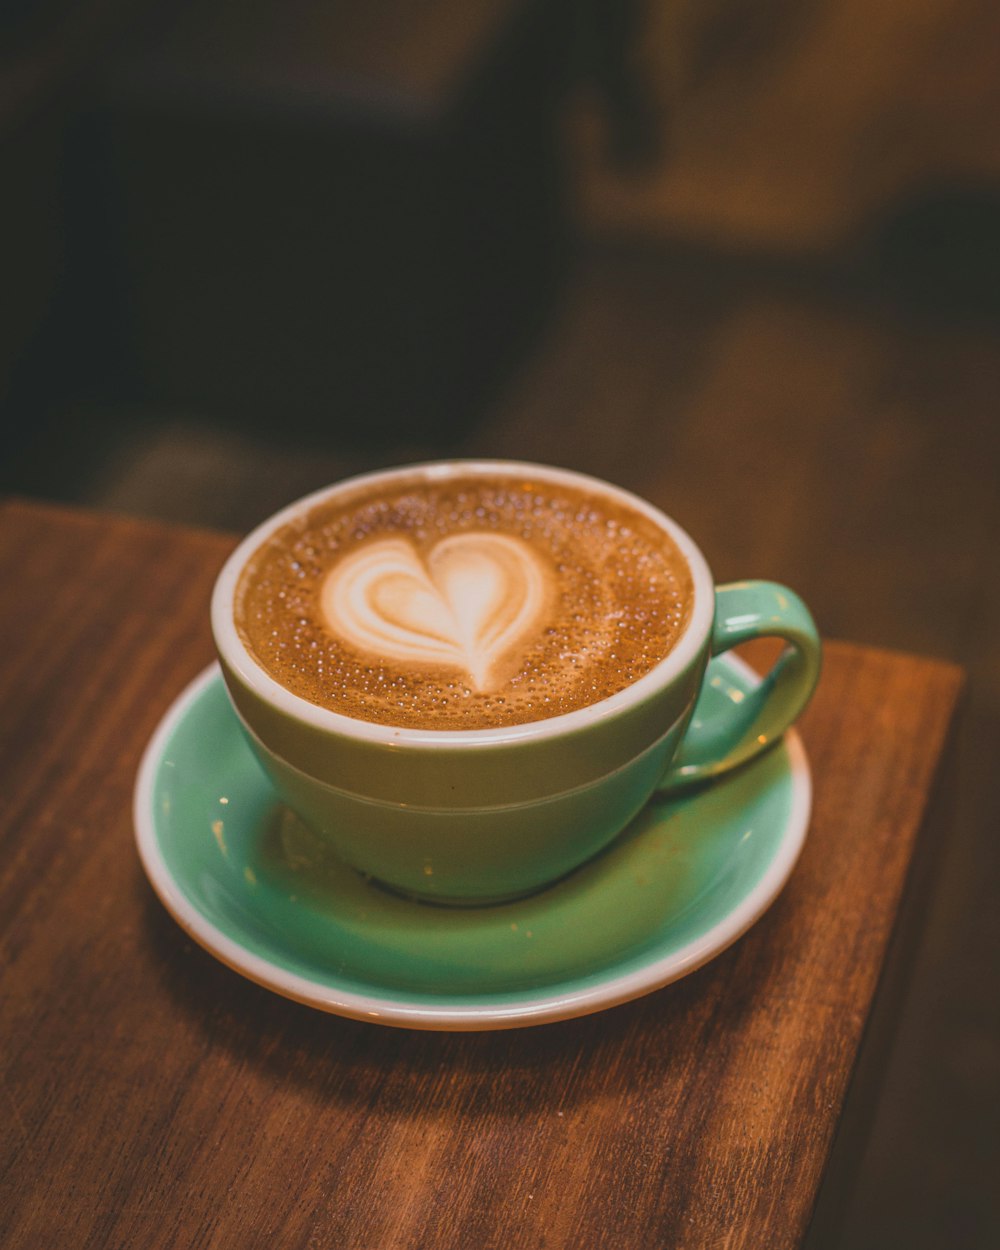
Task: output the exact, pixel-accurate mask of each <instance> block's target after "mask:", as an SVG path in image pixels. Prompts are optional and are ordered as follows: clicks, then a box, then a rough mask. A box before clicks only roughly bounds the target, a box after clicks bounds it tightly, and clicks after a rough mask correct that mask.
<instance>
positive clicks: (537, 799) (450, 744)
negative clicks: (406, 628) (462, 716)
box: [212, 461, 820, 904]
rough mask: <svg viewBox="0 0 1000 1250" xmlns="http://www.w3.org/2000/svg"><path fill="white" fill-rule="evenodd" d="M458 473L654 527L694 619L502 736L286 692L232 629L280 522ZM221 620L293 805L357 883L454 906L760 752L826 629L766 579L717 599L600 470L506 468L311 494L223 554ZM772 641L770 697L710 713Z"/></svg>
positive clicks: (492, 896)
mask: <svg viewBox="0 0 1000 1250" xmlns="http://www.w3.org/2000/svg"><path fill="white" fill-rule="evenodd" d="M456 474H461V475H463V476H475V475H482V476H497V475H503V476H519V475H523V476H525V477H528V478H530V479H532V480H535V481H543V482H549V483H552V484H554V485H556V486H558V485H559V484H565V485H568V486H572V487H575V488H576V489H584V490H589V491H592V492H596V493H598V494H601V495H604V496H606V497H608V498H609V499H611V500H613V501H616V502H617V503H618V504H620V505H623V506H625V507H629V508H632V509H634V510H636V511H638V512H641V513H644V514H645V515H646V516H648V517H649V518H650V519H652V520H653V522H654V523H655V524H657V525H658V526H660V528H662V529H663V531H664V533H665V534H668V535H669V536H670V537H671V538H672V539H673V541H674V542H675V543H676V544H677V546H678V547H679V548H680V550H681V552H682V554H683V555H684V557H685V559H686V561H687V563H688V566H689V568H690V570H691V575H692V581H693V584H694V601H693V606H692V612H691V619H690V621H689V623H688V626H687V628H686V630H685V632H684V633H683V634H682V635H681V637H680V639H679V640H678V642H677V644H676V645H675V646H674V648H673V649H672V650H671V651H670V653H669V654H668V655H667V656H666V657H665V658H664V659H663V660H662V661H661V662H660V663H659V664H658V665H656V666H655V667H654V668H653V669H652V670H651V671H650V672H649V673H647V674H646V675H645V676H643V677H641V678H640V679H639V680H638V681H636V682H634V683H633V684H632V685H631V686H629V687H628V688H627V689H625V690H622V691H619V692H618V693H617V694H615V695H612V696H611V697H610V698H608V699H604V700H602V701H601V702H599V703H595V704H592V705H591V706H589V707H586V708H581V709H579V710H578V711H575V712H570V713H567V714H565V715H562V716H555V717H550V718H549V719H547V720H541V721H535V722H532V723H530V724H524V725H515V726H510V727H505V728H501V729H484V730H465V731H461V730H459V731H455V730H417V729H395V728H393V727H391V726H388V725H380V724H373V723H370V722H366V721H359V720H353V719H351V718H349V717H346V716H342V715H340V714H338V713H336V712H332V711H330V710H328V709H326V708H320V707H317V706H316V705H314V704H312V703H309V702H307V701H306V700H303V699H301V698H299V697H298V696H296V695H293V694H291V693H290V692H289V691H288V690H286V689H285V688H284V687H282V686H280V685H279V684H278V683H277V682H275V681H274V680H273V679H272V678H271V677H270V676H269V675H268V674H267V673H266V672H265V671H264V669H263V668H262V667H261V666H260V665H259V664H258V663H257V662H256V660H255V659H254V657H253V656H252V655H251V654H250V653H249V652H248V651H247V649H246V647H245V646H244V645H243V642H242V640H241V639H240V636H239V634H238V632H237V630H236V628H235V625H234V622H233V597H234V593H235V589H236V584H237V581H238V579H239V576H240V573H241V571H242V568H243V566H244V565H245V563H246V561H247V560H248V559H249V557H250V556H251V555H252V554H253V553H254V552H255V551H256V550H257V549H258V547H260V545H261V544H262V543H263V542H264V541H265V540H266V539H267V538H268V537H269V536H270V534H271V533H272V532H273V531H274V530H275V529H277V528H279V527H280V526H282V525H284V524H287V523H288V522H289V521H291V520H293V519H294V518H295V517H297V516H299V515H301V514H302V513H303V512H306V511H308V510H310V509H311V508H313V507H315V506H316V505H317V504H319V503H321V502H327V501H330V500H331V499H335V497H336V496H337V495H338V494H340V493H341V492H344V493H346V492H347V491H348V490H351V491H357V490H359V489H364V488H366V487H367V486H369V485H370V486H371V487H372V488H376V487H379V486H383V485H386V484H389V483H390V482H393V481H394V480H395V481H397V482H398V481H401V480H403V481H407V482H414V483H419V482H420V481H436V480H440V479H442V478H446V477H449V476H452V475H456ZM212 627H213V633H214V636H215V642H216V648H217V650H218V654H219V659H220V662H221V666H222V673H223V677H224V679H225V682H226V686H227V688H228V691H229V694H230V698H231V700H232V703H233V706H234V707H235V709H236V712H237V714H238V716H239V718H240V720H241V722H242V725H243V727H244V730H245V732H246V735H247V739H248V741H249V743H250V745H251V747H252V749H253V751H254V753H255V754H256V756H257V758H258V759H259V761H260V763H261V764H262V765H263V767H264V769H265V771H266V772H267V774H268V776H269V777H270V779H271V781H272V783H273V784H274V785H275V787H276V788H277V790H278V792H279V793H280V794H281V795H282V796H283V797H284V799H285V801H286V802H287V803H288V805H289V806H290V807H291V808H292V809H293V810H294V811H296V812H297V813H298V814H299V816H300V817H301V818H302V819H303V820H304V821H305V822H306V824H307V825H308V826H309V827H310V828H311V829H312V830H313V831H314V832H315V833H316V834H317V835H318V836H320V837H321V838H322V839H324V841H325V842H327V843H328V844H329V845H330V846H332V847H333V848H334V850H335V851H336V853H337V854H338V855H340V856H341V857H342V858H343V859H344V860H346V861H347V862H348V863H349V864H351V865H353V866H354V867H356V868H358V869H359V870H361V871H362V872H363V873H366V874H368V875H370V876H372V877H375V878H377V879H378V880H380V881H382V882H384V883H386V884H388V885H390V886H392V887H393V888H395V889H397V890H400V891H401V892H404V893H406V894H410V895H413V896H416V897H422V898H430V899H434V900H436V901H439V902H449V903H455V904H469V903H485V902H493V901H498V900H503V899H511V898H516V897H518V896H521V895H525V894H528V893H530V892H532V891H534V890H537V889H540V888H541V887H543V886H545V885H547V884H549V883H551V882H552V881H554V880H557V879H558V878H560V877H562V876H564V875H565V874H566V873H568V872H570V871H572V870H573V869H574V868H577V867H578V866H579V865H581V864H583V863H585V862H586V861H587V860H589V859H591V858H592V857H593V856H594V855H596V854H597V853H598V852H600V851H602V850H603V849H604V848H605V847H607V846H608V844H609V843H610V842H611V841H613V840H614V838H615V837H616V836H617V835H618V833H619V832H620V831H621V830H622V829H623V828H624V827H625V826H626V825H627V824H628V823H629V822H630V821H631V820H632V819H633V817H634V816H635V815H636V814H637V813H638V812H639V811H640V810H641V809H642V808H643V806H644V805H645V804H646V802H647V801H648V800H649V798H650V796H651V795H652V794H653V793H654V792H655V791H656V790H657V789H658V788H675V787H677V786H679V785H689V784H692V783H694V782H699V781H703V780H706V779H708V778H711V777H713V776H715V775H717V774H718V773H721V772H724V771H727V770H729V769H731V768H733V767H735V766H736V765H738V764H741V763H743V762H745V761H746V760H748V759H750V758H752V757H753V756H754V755H757V754H759V753H760V752H761V751H763V750H765V749H766V748H767V747H768V746H770V745H771V744H772V743H773V742H775V741H776V740H777V739H778V738H779V737H780V735H781V733H782V732H783V731H784V730H785V729H786V728H787V727H788V725H789V724H791V722H792V721H793V720H794V718H795V717H796V716H797V715H798V713H799V712H800V711H801V709H802V707H803V706H804V705H805V703H806V701H807V700H808V698H809V696H810V694H811V693H812V689H813V687H814V686H815V683H816V679H817V676H818V673H819V662H820V644H819V638H818V635H817V632H816V629H815V626H814V625H813V623H812V620H811V618H810V617H809V614H808V612H807V610H806V608H805V607H804V605H803V604H802V603H801V600H799V599H798V598H797V596H795V595H794V594H793V593H792V592H791V591H789V590H786V589H785V588H783V587H780V586H775V585H773V584H771V583H766V582H759V583H754V582H749V583H739V584H737V585H734V586H728V587H720V588H719V589H718V590H716V589H715V587H714V586H713V583H712V577H711V573H710V572H709V569H708V566H707V564H706V562H705V559H704V557H703V556H702V554H701V552H700V551H699V550H698V548H697V547H696V546H695V544H694V542H693V541H692V540H691V538H690V537H689V536H688V535H687V534H686V533H685V532H684V531H683V530H682V529H681V528H680V527H679V526H678V525H677V524H676V523H675V522H674V521H672V520H670V519H669V518H668V517H666V516H665V515H664V514H663V513H662V512H660V511H659V510H658V509H656V508H654V507H653V506H652V505H651V504H649V503H646V502H645V501H644V500H642V499H639V498H638V497H637V496H635V495H632V494H630V493H628V492H626V491H623V490H621V489H620V488H618V487H615V486H611V485H609V484H607V483H605V482H600V481H598V480H597V479H594V478H589V477H584V476H582V475H580V474H576V473H570V472H568V471H566V470H562V469H552V468H546V467H543V466H539V465H533V464H520V463H517V462H507V461H451V462H442V463H438V464H431V465H421V466H411V467H407V468H403V469H396V470H387V471H385V472H382V473H375V474H370V475H368V476H367V477H364V478H356V479H352V480H350V481H349V482H345V483H340V484H338V485H336V486H333V487H330V488H328V489H327V490H324V491H320V492H317V493H316V494H315V495H311V496H309V497H308V498H306V499H304V500H300V501H299V502H298V503H296V504H293V505H292V506H291V507H290V508H287V509H285V510H284V511H283V512H281V513H279V514H278V515H277V516H275V517H273V518H271V520H270V521H267V522H265V523H264V524H263V525H262V526H260V527H258V529H256V530H255V531H254V532H253V533H252V534H251V535H249V537H248V538H247V539H246V540H245V541H244V542H243V543H242V544H241V545H240V546H239V547H238V548H237V549H236V551H235V552H234V553H233V555H232V556H231V557H230V559H229V560H228V561H227V563H226V565H225V566H224V568H223V570H222V572H221V573H220V575H219V578H218V581H217V583H216V587H215V592H214V595H213V600H212ZM768 634H775V635H778V636H780V637H782V638H784V639H785V640H786V641H787V643H788V648H787V649H786V653H785V655H784V656H783V657H782V659H781V660H780V661H779V663H778V664H777V665H776V667H775V670H774V672H773V673H772V674H771V675H770V676H769V677H768V678H767V679H766V681H765V682H764V684H763V686H762V687H761V688H760V692H759V693H758V692H754V693H753V694H748V695H747V696H746V697H745V699H744V700H743V703H730V704H727V706H726V711H725V714H724V715H720V714H718V713H717V712H713V713H711V714H709V712H708V711H707V705H706V704H705V703H704V701H703V700H701V701H700V700H699V699H698V696H699V691H700V690H701V686H702V681H703V678H704V674H705V669H706V666H707V664H708V661H709V658H710V656H711V655H712V654H717V653H718V652H721V651H724V650H726V649H727V648H728V647H730V646H734V645H735V644H736V643H738V642H744V641H747V640H748V639H750V638H756V637H761V636H764V635H768ZM696 704H697V706H696ZM744 705H745V706H744Z"/></svg>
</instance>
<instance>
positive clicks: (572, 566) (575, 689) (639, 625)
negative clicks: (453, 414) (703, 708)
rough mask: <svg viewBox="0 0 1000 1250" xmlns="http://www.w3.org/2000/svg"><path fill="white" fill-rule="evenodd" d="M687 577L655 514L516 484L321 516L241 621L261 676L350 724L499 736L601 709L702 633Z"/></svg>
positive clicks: (246, 602)
mask: <svg viewBox="0 0 1000 1250" xmlns="http://www.w3.org/2000/svg"><path fill="white" fill-rule="evenodd" d="M691 602H692V581H691V575H690V572H689V570H688V567H687V564H686V562H685V560H684V558H683V556H682V555H681V553H680V552H679V551H678V550H677V548H676V546H675V545H674V544H673V542H672V541H671V539H670V538H669V536H668V535H666V534H665V533H664V532H663V531H662V530H661V529H660V528H659V527H658V526H657V525H655V524H654V523H653V521H652V520H650V519H649V518H647V517H646V516H644V515H643V514H642V513H639V512H635V511H633V510H631V509H629V508H626V507H622V506H621V505H619V504H618V503H617V501H614V500H612V499H610V498H609V497H607V496H605V495H602V494H600V493H593V494H591V493H589V492H587V491H585V490H580V489H577V488H575V487H571V486H566V485H563V484H553V483H550V482H545V481H534V480H529V479H521V478H509V477H499V476H497V477H480V476H461V477H456V478H452V479H450V480H445V481H441V482H425V481H418V480H416V479H414V480H412V481H408V482H407V481H404V482H400V481H399V480H396V481H394V482H392V483H383V484H382V485H381V486H376V487H374V488H373V487H369V488H368V489H367V490H364V489H362V490H361V491H360V492H359V493H355V494H352V495H349V496H346V497H344V496H342V497H341V498H339V499H337V500H336V501H333V502H330V503H323V504H320V505H318V506H317V507H315V508H314V509H313V510H312V511H311V512H308V513H306V514H304V515H303V516H302V517H300V518H298V519H296V521H295V522H293V523H292V524H289V525H286V526H285V527H284V528H282V529H280V530H278V531H277V532H276V533H275V534H274V535H272V536H271V538H269V539H268V541H267V542H265V543H264V545H263V546H262V547H261V548H260V549H259V550H258V551H257V552H256V553H255V554H254V555H253V556H252V557H251V559H250V560H249V561H248V563H247V566H246V568H245V569H244V571H243V573H242V575H241V578H240V581H239V584H238V587H237V593H236V600H235V622H236V626H237V629H238V630H239V632H240V635H241V637H242V638H243V640H244V642H245V643H246V645H247V647H248V648H249V650H250V651H251V653H252V654H253V655H254V656H255V658H256V659H257V660H258V662H259V663H260V664H261V666H262V667H263V668H264V669H265V670H266V671H267V672H269V673H270V674H271V676H272V677H274V678H275V680H276V681H278V682H280V683H281V684H282V685H283V686H285V687H287V689H289V690H291V691H292V692H293V693H295V694H297V695H300V696H301V697H302V698H304V699H308V700H309V701H310V702H312V703H316V704H319V705H320V706H322V707H326V708H330V709H331V710H333V711H335V712H339V713H341V714H342V715H345V716H351V717H355V718H359V719H361V720H366V721H375V722H379V723H382V724H388V725H395V726H399V727H403V728H418V729H485V728H493V727H499V726H503V725H516V724H522V723H525V722H529V721H535V720H542V719H545V718H547V717H550V716H558V715H561V714H562V713H564V712H570V711H574V710H576V709H578V708H581V707H585V706H587V705H588V704H591V703H596V702H598V701H599V700H601V699H604V698H607V697H608V696H609V695H611V694H614V693H616V692H617V691H619V690H621V689H623V688H624V687H626V686H628V685H630V684H631V683H632V682H634V681H636V680H637V679H638V678H639V677H641V676H643V675H644V674H645V673H647V672H648V671H649V670H650V669H651V668H652V667H653V666H654V665H655V664H657V663H658V662H659V661H660V660H661V659H663V657H664V656H665V655H666V654H667V653H668V651H669V650H670V649H671V647H672V646H673V645H674V643H675V642H676V641H677V639H678V638H679V636H680V634H681V633H682V632H683V630H684V627H685V626H686V624H687V622H688V619H689V616H690V612H691Z"/></svg>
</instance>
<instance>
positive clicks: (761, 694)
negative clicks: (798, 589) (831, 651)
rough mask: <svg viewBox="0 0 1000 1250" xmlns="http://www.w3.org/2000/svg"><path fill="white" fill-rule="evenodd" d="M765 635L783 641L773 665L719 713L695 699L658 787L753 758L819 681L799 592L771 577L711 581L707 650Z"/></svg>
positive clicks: (816, 646) (812, 628)
mask: <svg viewBox="0 0 1000 1250" xmlns="http://www.w3.org/2000/svg"><path fill="white" fill-rule="evenodd" d="M768 636H772V637H778V638H784V640H785V642H786V643H787V646H786V647H785V649H784V651H783V652H782V654H781V656H780V657H779V659H778V660H777V662H776V663H775V665H774V667H773V668H772V669H771V671H770V672H769V673H768V674H767V676H766V677H765V678H764V679H763V680H762V681H761V683H760V685H759V686H757V687H756V689H754V690H752V691H751V692H750V693H749V694H746V695H744V697H743V698H742V699H740V700H739V702H735V701H734V702H732V703H729V704H728V705H727V706H726V708H725V710H724V711H723V712H718V711H716V712H712V713H708V712H707V710H706V709H707V704H704V705H703V701H702V700H701V699H699V701H698V702H697V703H696V704H695V708H694V713H693V714H692V717H691V721H690V723H689V724H688V727H687V730H686V732H685V734H684V738H683V739H682V741H681V745H680V747H679V748H678V751H677V753H676V755H675V756H674V758H673V760H672V762H671V763H670V765H669V767H668V768H667V771H666V773H665V774H664V775H663V778H662V779H661V780H660V782H659V784H658V785H657V787H656V793H658V794H668V793H673V792H675V791H677V790H680V789H683V788H684V787H685V786H690V785H696V784H697V783H699V782H702V781H708V780H710V779H711V778H713V777H717V776H718V775H719V774H720V773H724V772H728V771H729V769H731V768H736V767H737V765H739V764H744V763H746V761H747V760H751V759H753V758H754V756H756V755H759V754H760V752H761V751H764V750H766V749H767V748H768V747H770V746H772V745H773V744H774V743H775V742H776V741H777V740H778V739H779V738H780V737H781V735H782V734H783V733H784V732H785V730H786V729H787V728H788V727H789V725H791V724H792V722H793V721H794V720H795V718H796V717H797V716H798V715H799V713H800V712H801V711H802V709H803V708H804V707H805V705H806V704H807V703H808V702H809V698H810V696H811V695H812V692H813V690H815V688H816V682H817V681H818V680H819V670H820V656H821V646H820V640H819V633H818V631H817V629H816V625H815V622H814V621H813V619H812V616H811V615H810V613H809V609H808V608H807V607H806V605H805V604H804V603H803V602H802V600H801V599H800V598H799V596H798V595H797V594H796V593H795V592H794V591H793V590H789V589H788V587H787V586H779V585H778V584H777V583H776V582H756V581H754V582H731V583H730V584H729V585H727V586H719V587H717V588H716V592H715V624H714V626H713V629H712V642H711V653H712V655H713V656H714V655H720V654H721V653H722V652H723V651H728V650H729V649H730V647H735V646H737V645H738V644H739V643H741V642H749V641H750V640H751V639H753V638H763V637H768Z"/></svg>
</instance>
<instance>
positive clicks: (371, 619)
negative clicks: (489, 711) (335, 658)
mask: <svg viewBox="0 0 1000 1250" xmlns="http://www.w3.org/2000/svg"><path fill="white" fill-rule="evenodd" d="M549 577H550V575H548V570H547V568H546V566H545V564H544V563H543V561H542V560H541V558H540V557H539V555H538V554H537V553H536V552H535V551H533V550H532V548H531V547H529V546H528V544H527V543H525V542H523V541H522V540H520V539H518V538H515V537H513V536H511V535H507V534H496V533H487V532H478V531H473V532H466V533H462V534H456V535H453V536H451V537H449V538H444V539H442V540H441V541H440V542H439V543H438V544H437V545H436V546H435V547H433V548H432V549H431V550H430V552H429V553H428V555H427V557H426V561H425V560H423V559H421V556H420V554H419V553H418V552H417V550H416V548H415V547H414V546H413V545H412V544H411V543H410V542H409V541H408V540H406V539H404V538H383V539H376V540H374V541H372V542H369V543H367V544H365V545H364V546H363V547H361V548H359V549H358V550H357V551H354V552H352V553H351V554H349V555H348V556H346V557H345V558H344V559H342V560H341V561H340V562H339V563H338V564H336V565H334V567H333V568H332V569H331V570H330V572H329V573H328V574H327V576H326V578H325V580H324V582H323V586H322V590H321V592H320V607H321V611H322V614H323V619H324V621H325V624H326V626H327V628H328V629H329V630H330V631H331V632H332V633H333V634H335V635H336V636H338V637H339V638H341V639H342V640H343V641H344V642H347V643H348V644H349V645H351V646H353V647H355V648H357V649H358V650H359V651H361V652H363V653H367V654H369V655H371V656H372V658H373V660H378V659H380V658H386V657H388V658H390V659H393V660H397V661H402V662H403V663H417V664H428V665H437V666H441V667H445V668H454V669H458V670H460V671H461V672H463V673H465V675H466V676H467V677H468V679H469V682H470V684H471V685H472V687H473V689H475V690H477V691H485V690H489V689H491V688H493V686H494V684H495V683H494V674H495V672H496V670H497V668H498V666H499V664H500V661H502V660H504V659H505V658H506V657H508V656H509V655H510V654H511V652H513V651H515V650H516V649H517V647H518V646H519V644H523V643H524V642H526V641H527V640H529V639H530V638H532V637H533V636H534V635H535V634H536V633H537V632H538V630H539V629H540V628H541V627H542V625H543V623H544V619H545V609H546V605H547V603H548V599H549V594H548V588H547V587H548V581H549Z"/></svg>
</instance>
